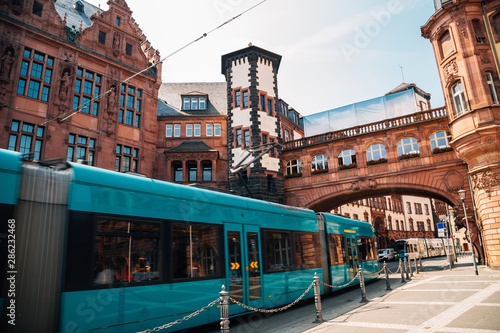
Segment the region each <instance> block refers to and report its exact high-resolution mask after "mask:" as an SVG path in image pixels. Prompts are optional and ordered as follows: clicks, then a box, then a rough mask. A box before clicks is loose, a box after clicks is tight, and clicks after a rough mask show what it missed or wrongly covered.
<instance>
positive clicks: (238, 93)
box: [234, 90, 241, 108]
mask: <svg viewBox="0 0 500 333" xmlns="http://www.w3.org/2000/svg"><path fill="white" fill-rule="evenodd" d="M234 95H235V97H234V105H235V107H237V108H238V107H240V102H241V91H239V90H236V92H235V93H234Z"/></svg>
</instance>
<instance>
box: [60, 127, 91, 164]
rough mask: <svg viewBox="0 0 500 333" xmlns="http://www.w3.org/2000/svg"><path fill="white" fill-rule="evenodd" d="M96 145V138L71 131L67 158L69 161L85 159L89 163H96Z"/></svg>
mask: <svg viewBox="0 0 500 333" xmlns="http://www.w3.org/2000/svg"><path fill="white" fill-rule="evenodd" d="M95 147H96V139H94V138H88V137H86V136H83V135H77V134H73V133H70V135H69V138H68V153H67V154H66V160H67V161H69V162H76V161H78V160H84V161H87V163H88V165H94V158H95ZM75 153H76V154H75Z"/></svg>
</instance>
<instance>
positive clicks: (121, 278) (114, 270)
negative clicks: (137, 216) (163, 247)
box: [94, 219, 162, 287]
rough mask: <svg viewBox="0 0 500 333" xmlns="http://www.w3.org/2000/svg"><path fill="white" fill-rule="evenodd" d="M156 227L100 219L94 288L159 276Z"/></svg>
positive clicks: (156, 225)
mask: <svg viewBox="0 0 500 333" xmlns="http://www.w3.org/2000/svg"><path fill="white" fill-rule="evenodd" d="M160 231H161V228H160V223H157V222H145V221H134V220H125V219H124V220H122V219H100V220H99V221H98V223H97V235H96V237H97V239H96V247H95V251H96V253H97V261H96V265H97V266H96V267H95V272H96V273H95V275H94V283H95V284H100V285H103V284H114V283H125V284H124V285H123V286H124V287H126V286H133V285H136V283H141V282H150V281H153V280H159V279H160V278H162V276H161V274H160V272H161V269H160V259H159V248H160V237H161V232H160Z"/></svg>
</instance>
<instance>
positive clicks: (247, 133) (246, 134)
mask: <svg viewBox="0 0 500 333" xmlns="http://www.w3.org/2000/svg"><path fill="white" fill-rule="evenodd" d="M243 135H244V139H245V148H250V131H244V132H243Z"/></svg>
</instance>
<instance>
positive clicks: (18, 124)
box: [8, 120, 45, 161]
mask: <svg viewBox="0 0 500 333" xmlns="http://www.w3.org/2000/svg"><path fill="white" fill-rule="evenodd" d="M44 132H45V128H44V127H42V126H38V125H33V124H29V123H24V122H22V121H19V120H12V123H11V126H10V135H9V145H8V149H9V150H12V151H18V152H20V153H23V154H33V157H32V158H33V160H34V161H39V160H40V157H41V153H42V146H43V139H44ZM25 158H26V159H29V157H28V156H26V157H25Z"/></svg>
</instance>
